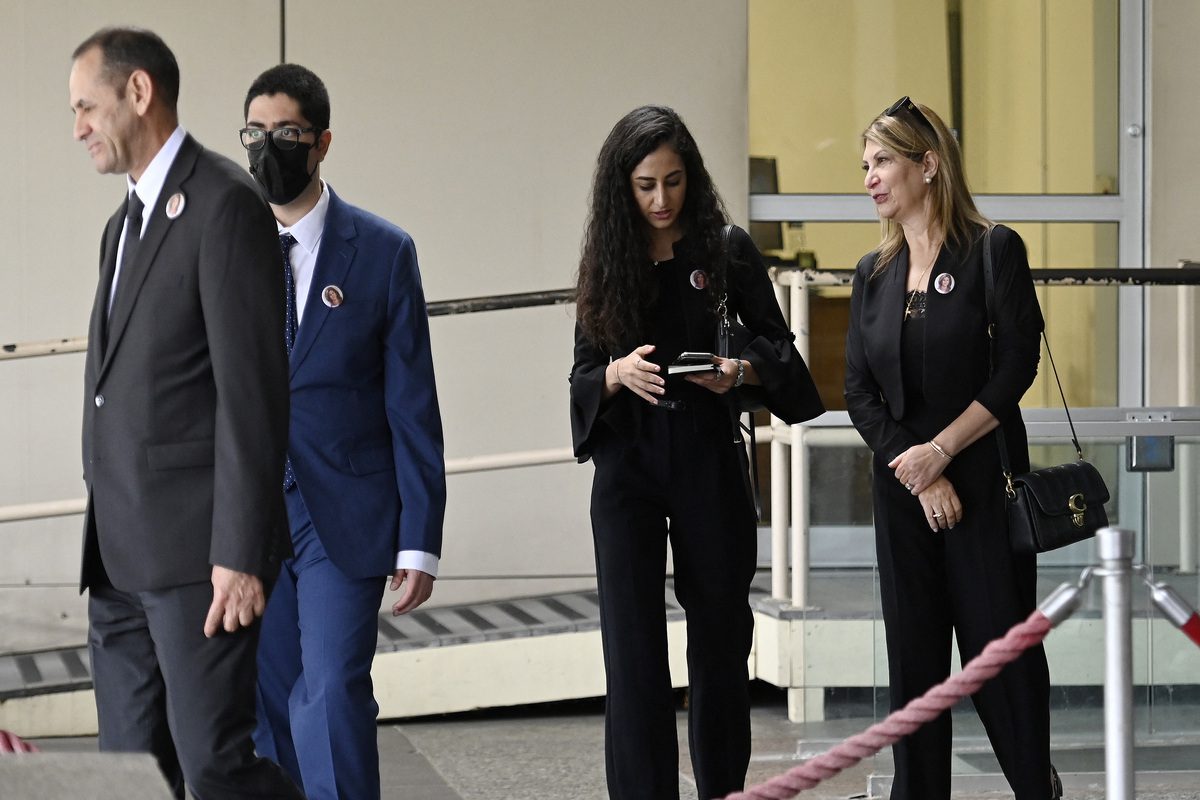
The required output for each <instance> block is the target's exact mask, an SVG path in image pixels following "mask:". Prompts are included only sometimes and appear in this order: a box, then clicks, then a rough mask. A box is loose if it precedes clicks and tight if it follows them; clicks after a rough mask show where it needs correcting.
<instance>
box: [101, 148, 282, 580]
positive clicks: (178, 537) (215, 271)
mask: <svg viewBox="0 0 1200 800" xmlns="http://www.w3.org/2000/svg"><path fill="white" fill-rule="evenodd" d="M177 193H181V194H182V195H183V196H184V198H185V201H186V202H185V204H184V206H183V210H182V213H180V214H179V215H178V216H177V217H176V218H175V219H170V218H169V217H168V216H167V215H166V213H165V210H164V208H165V206H166V204H167V202H168V200H169V199H170V198H171V196H172V195H175V194H177ZM145 213H146V214H148V215H149V221H148V223H147V225H146V228H145V234H144V235H143V237H142V241H141V245H140V247H139V250H138V253H137V256H136V259H135V260H134V261H133V263H131V264H129V265H127V267H126V268H125V269H123V270H122V273H121V275H120V277H119V279H118V286H117V296H116V298H115V301H114V304H113V308H112V319H111V322H110V324H109V326H108V336H107V344H106V343H105V341H104V340H105V338H106V337H105V336H104V335H103V330H102V326H103V324H104V317H105V315H104V307H105V304H106V303H107V298H108V289H109V286H110V285H111V282H112V275H113V271H114V269H115V263H116V261H115V260H116V252H117V243H118V241H119V239H120V235H121V227H122V223H123V220H124V216H125V206H124V204H122V207H121V208H120V209H119V210H118V211H117V213H116V214H114V215H113V216H112V218H111V219H109V221H108V225H107V227H106V228H105V231H104V237H103V239H102V242H101V250H100V271H101V278H100V283H99V286H98V288H97V291H96V300H95V305H94V307H93V309H92V318H91V324H90V326H89V329H88V353H87V361H86V365H85V369H84V402H83V471H84V480H85V482H86V484H87V492H88V512H87V522H86V526H85V543H84V558H83V575H82V579H81V587H86V586H87V585H88V584H89V580H90V578H91V576H94V574H95V573H94V571H93V570H94V569H95V567H96V564H95V555H96V549H95V548H96V547H98V548H99V552H100V554H102V556H103V563H104V567H105V569H106V570H107V572H108V576H109V579H110V580H111V581H112V584H113V585H114V586H115V587H117V588H118V589H122V590H125V591H146V590H153V589H162V588H167V587H171V586H179V585H183V584H187V583H198V582H202V581H204V582H207V581H208V580H209V579H210V577H211V571H212V565H213V564H219V565H221V566H224V567H229V568H231V569H236V570H239V571H242V572H248V573H252V574H256V575H259V576H262V577H265V578H270V577H273V576H274V575H275V574H276V572H277V570H278V564H279V561H280V559H281V557H284V556H286V555H288V554H290V551H291V545H290V537H289V535H288V528H287V519H286V512H285V510H284V506H283V491H282V480H283V478H282V476H283V457H284V449H285V447H286V440H287V430H288V372H287V355H286V352H285V349H284V343H283V326H284V303H283V262H282V257H281V255H280V250H279V244H278V236H277V233H276V231H277V228H276V225H275V220H274V218H273V217H272V215H271V212H270V210H269V209H268V208H267V206H266V204H265V203H264V202H263V200H262V199H261V196H260V195H259V192H258V189H257V187H256V186H255V184H254V183H253V181H252V180H251V179H250V177H249V176H248V175H247V174H246V172H245V170H243V169H241V168H239V167H238V166H236V165H235V164H234V163H233V162H232V161H230V160H228V159H226V158H223V157H221V156H218V155H216V154H214V153H211V152H209V151H207V150H205V149H204V148H203V147H201V146H200V145H199V144H198V143H197V142H196V141H195V140H194V139H192V138H191V137H190V136H188V137H186V139H185V140H184V143H183V146H182V148H181V149H180V151H179V153H178V155H177V156H176V158H175V162H174V164H173V165H172V166H171V168H170V171H169V172H168V174H167V178H166V182H165V183H164V185H163V189H162V193H161V194H160V195H159V198H158V201H157V203H156V205H155V207H154V208H153V209H147V210H146V212H145Z"/></svg>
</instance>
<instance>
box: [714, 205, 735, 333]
mask: <svg viewBox="0 0 1200 800" xmlns="http://www.w3.org/2000/svg"><path fill="white" fill-rule="evenodd" d="M721 257H722V258H723V259H724V264H722V265H721V268H722V269H723V270H724V272H725V274H724V276H723V277H724V279H725V290H724V291H723V292H721V299H720V300H719V301H718V302H717V316H718V317H719V318H720V322H721V325H722V326H723V327H724V328H725V330H728V329H729V272H730V269H729V267H730V266H731V265H732V264H733V223H728V224H726V225H725V226H724V227H722V228H721Z"/></svg>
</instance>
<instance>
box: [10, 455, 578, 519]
mask: <svg viewBox="0 0 1200 800" xmlns="http://www.w3.org/2000/svg"><path fill="white" fill-rule="evenodd" d="M574 460H575V455H574V453H572V452H571V448H569V447H556V448H553V449H549V450H525V451H521V452H516V453H496V454H493V455H484V456H466V457H464V458H448V459H446V474H447V475H465V474H467V473H472V472H489V471H492V470H497V469H513V468H515V467H537V466H542V465H545V464H566V463H569V462H572V461H574ZM86 510H87V499H86V498H79V499H77V500H50V501H48V502H44V503H24V504H22V505H10V506H0V522H20V521H23V520H31V519H49V518H52V517H69V516H73V515H75V514H82V513H83V512H84V511H86Z"/></svg>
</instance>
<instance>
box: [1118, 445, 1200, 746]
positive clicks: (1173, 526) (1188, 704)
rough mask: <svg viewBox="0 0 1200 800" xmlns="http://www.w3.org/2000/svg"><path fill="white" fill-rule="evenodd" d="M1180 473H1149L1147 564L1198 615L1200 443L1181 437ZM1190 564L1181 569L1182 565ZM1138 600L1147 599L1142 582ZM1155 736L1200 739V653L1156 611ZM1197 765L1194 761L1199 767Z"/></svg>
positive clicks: (1152, 637)
mask: <svg viewBox="0 0 1200 800" xmlns="http://www.w3.org/2000/svg"><path fill="white" fill-rule="evenodd" d="M1173 450H1174V461H1175V469H1173V470H1171V471H1169V472H1152V473H1146V497H1147V502H1146V537H1145V548H1144V552H1145V561H1146V563H1147V564H1148V565H1149V566H1150V567H1151V568H1152V569H1153V571H1154V577H1155V580H1156V581H1163V582H1165V583H1167V584H1168V585H1170V586H1171V587H1172V588H1173V589H1175V591H1177V592H1178V593H1179V595H1180V596H1181V597H1182V598H1183V600H1184V602H1186V603H1187V604H1188V605H1190V606H1191V607H1192V608H1193V609H1196V608H1200V575H1197V573H1196V569H1195V559H1196V545H1197V531H1200V504H1198V503H1197V502H1196V497H1195V487H1196V479H1197V476H1198V475H1200V440H1198V439H1197V438H1195V437H1177V438H1176V439H1175V441H1174V448H1173ZM1183 561H1189V562H1191V563H1190V564H1188V565H1186V566H1184V567H1182V568H1181V562H1183ZM1134 587H1135V588H1134V597H1135V598H1136V597H1138V596H1139V595H1142V596H1144V595H1145V594H1146V589H1145V588H1144V587H1143V586H1142V585H1141V582H1140V581H1139V582H1137V583H1135V584H1134ZM1148 616H1149V621H1148V626H1149V632H1148V637H1149V650H1150V679H1149V681H1148V683H1149V684H1150V685H1151V695H1150V710H1151V716H1150V732H1151V733H1152V734H1154V735H1155V736H1161V737H1164V738H1176V739H1178V738H1183V737H1187V738H1189V739H1191V740H1192V741H1193V742H1194V741H1196V739H1197V737H1200V678H1198V677H1197V676H1200V649H1198V648H1197V647H1196V645H1195V644H1193V643H1192V642H1191V641H1190V640H1189V639H1188V638H1187V637H1186V636H1184V634H1183V633H1182V632H1180V631H1179V630H1178V629H1177V628H1175V627H1174V626H1173V625H1172V624H1171V623H1169V622H1168V621H1167V620H1166V619H1165V618H1164V617H1163V615H1162V614H1161V613H1160V612H1158V611H1154V612H1152V613H1150V614H1149V615H1148ZM1195 763H1197V762H1196V761H1195V760H1193V768H1194V764H1195Z"/></svg>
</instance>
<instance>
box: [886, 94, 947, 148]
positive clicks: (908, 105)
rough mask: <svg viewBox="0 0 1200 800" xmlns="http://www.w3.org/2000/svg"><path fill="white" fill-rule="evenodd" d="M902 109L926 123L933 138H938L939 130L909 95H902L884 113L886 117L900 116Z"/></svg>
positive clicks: (920, 121)
mask: <svg viewBox="0 0 1200 800" xmlns="http://www.w3.org/2000/svg"><path fill="white" fill-rule="evenodd" d="M901 111H906V112H908V114H909V116H911V117H912V118H913V119H915V120H916V121H917V122H919V123H921V124H922V125H924V126H925V127H926V128H927V129H928V130H929V132H930V133H932V134H933V138H934V139H935V140H936V139H937V130H936V129H934V127H933V123H932V122H930V121H929V118H928V117H926V116H925V115H924V114H922V113H921V109H919V108H917V104H916V103H914V102H913V101H912V100H909V99H908V95H904V97H901V98H900V99H899V100H897V101H896V102H894V103H892V104H891V105H890V106H888V107H887V108H886V109H884V111H883V115H884V116H885V117H898V116H900V112H901Z"/></svg>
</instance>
